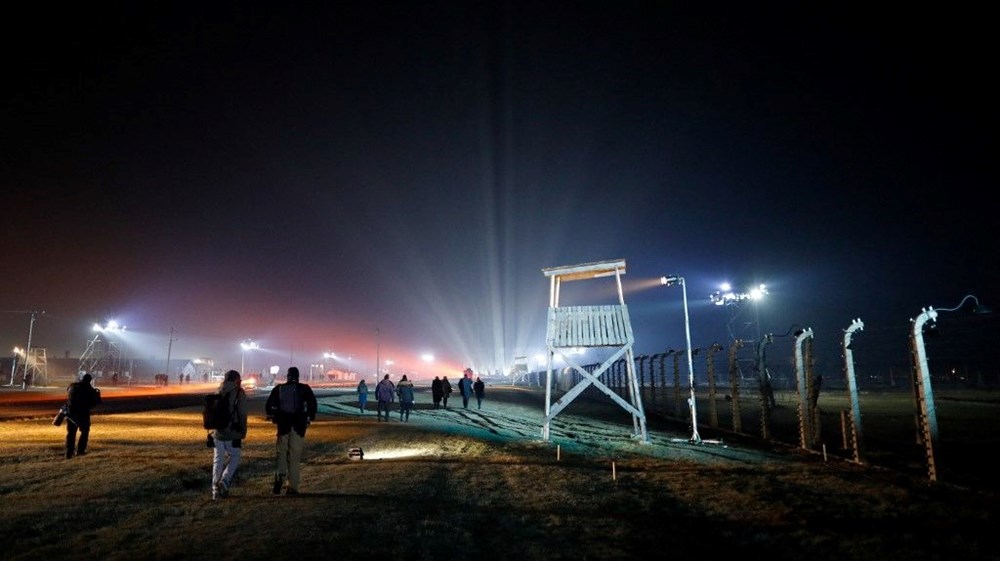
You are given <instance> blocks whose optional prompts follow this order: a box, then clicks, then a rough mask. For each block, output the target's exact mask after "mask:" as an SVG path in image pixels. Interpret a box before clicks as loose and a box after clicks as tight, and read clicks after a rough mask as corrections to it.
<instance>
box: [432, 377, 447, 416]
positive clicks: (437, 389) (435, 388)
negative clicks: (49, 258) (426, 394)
mask: <svg viewBox="0 0 1000 561" xmlns="http://www.w3.org/2000/svg"><path fill="white" fill-rule="evenodd" d="M443 394H444V390H443V389H442V388H441V377H440V376H435V377H434V381H433V382H431V399H432V400H434V409H440V408H441V396H442V395H443Z"/></svg>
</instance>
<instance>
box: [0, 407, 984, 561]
mask: <svg viewBox="0 0 1000 561" xmlns="http://www.w3.org/2000/svg"><path fill="white" fill-rule="evenodd" d="M539 399H540V397H539V393H538V392H532V391H525V390H523V389H516V388H490V390H489V393H488V399H487V401H486V403H485V404H484V408H483V410H482V411H477V410H473V409H469V410H464V409H461V404H460V403H458V407H456V406H455V404H454V401H455V400H452V403H451V404H450V405H451V407H450V409H449V410H447V411H444V410H433V409H427V405H426V404H424V403H421V404H420V406H419V408H418V410H417V411H416V412H415V413H414V414H413V416H412V417H411V421H410V422H409V423H400V422H398V421H396V420H394V421H392V422H389V423H379V422H376V421H375V418H374V414H369V415H366V416H361V415H358V414H357V412H356V408H355V407H354V405H353V403H352V396H351V394H350V393H344V394H343V395H334V396H331V397H325V398H322V400H321V402H322V405H321V415H320V417H319V419H318V420H317V422H316V423H314V424H313V425H312V427H311V428H310V429H309V433H308V435H307V437H306V458H305V460H304V464H303V468H302V472H303V481H302V486H301V490H302V493H303V494H302V495H300V496H297V497H288V496H284V495H283V496H273V495H271V493H270V491H271V489H270V487H271V485H270V483H271V481H272V475H273V469H274V467H273V466H274V463H273V450H272V446H273V437H274V427H273V425H271V424H270V423H268V422H267V421H266V420H264V419H263V417H262V414H261V411H260V407H261V403H260V402H259V401H254V402H253V404H252V419H251V422H250V434H249V436H248V438H247V440H246V443H245V452H244V462H243V464H242V467H241V469H240V473H239V475H238V476H237V481H236V483H235V485H234V487H233V490H232V493H231V495H230V497H228V498H226V499H222V500H216V501H213V500H212V499H211V495H210V489H209V480H210V464H211V451H210V450H208V449H206V448H205V445H204V437H205V431H203V430H201V429H200V421H199V412H198V411H197V410H196V409H195V408H181V409H174V410H166V411H150V412H141V413H123V414H118V415H103V416H102V415H98V416H96V417H95V420H94V428H93V431H92V446H91V453H90V454H88V455H87V456H84V457H77V458H74V459H72V460H66V459H63V458H62V439H63V435H64V431H63V429H61V428H56V427H53V426H52V425H51V424H50V423H49V420H48V419H39V420H20V421H9V422H3V423H0V473H3V476H2V477H0V501H2V505H3V508H2V514H0V543H2V544H3V548H2V553H0V558H2V559H4V560H7V559H9V560H29V559H31V560H34V559H39V560H41V559H46V560H48V559H59V558H73V559H102V560H103V559H241V560H252V559H311V558H340V557H348V558H359V557H364V558H372V559H428V560H431V559H516V560H519V561H523V560H527V559H574V560H580V559H637V558H643V559H645V558H648V557H649V556H650V555H655V556H657V557H660V556H670V557H673V556H681V555H695V556H699V557H700V556H715V555H720V554H726V555H739V556H741V557H744V558H746V557H748V556H749V558H767V559H769V560H775V559H797V560H800V559H811V560H816V559H831V560H832V559H838V560H843V559H873V560H874V559H879V560H883V559H908V560H913V559H918V560H921V559H962V560H968V559H1000V546H998V545H997V543H996V536H997V535H998V534H997V530H1000V525H998V523H997V520H996V507H997V504H998V503H997V500H996V494H995V493H994V492H993V491H991V490H989V489H982V488H976V487H970V486H966V485H956V484H952V483H949V482H947V481H942V482H939V483H937V484H930V483H929V482H928V481H927V480H926V478H925V477H923V474H921V473H919V470H918V473H910V472H908V471H907V470H897V469H886V468H882V467H878V466H870V465H857V464H853V463H850V462H846V461H843V460H841V459H838V458H835V457H834V458H827V459H826V460H824V457H823V456H822V455H821V454H817V453H815V452H806V451H801V450H796V449H795V447H794V446H783V445H775V444H763V443H757V442H754V439H752V438H736V437H732V438H730V437H723V438H721V442H718V441H712V442H705V443H702V444H691V443H690V442H688V440H687V436H688V434H687V433H686V431H684V430H683V428H680V429H678V427H676V426H672V425H671V423H670V422H669V420H667V421H664V422H660V421H659V420H657V419H656V418H654V417H651V420H650V426H651V430H650V442H649V443H648V444H647V443H640V442H637V441H636V440H634V439H632V438H630V437H629V432H630V431H631V428H632V427H631V423H630V422H629V418H628V416H627V415H625V416H624V417H623V415H622V412H621V410H620V409H616V408H615V406H613V405H608V404H604V403H592V402H581V403H579V404H577V403H574V404H572V405H571V406H570V407H569V408H567V410H566V411H565V412H564V413H563V414H561V415H560V416H559V417H557V418H556V420H555V421H554V422H553V429H552V437H551V439H550V441H548V442H543V441H541V439H540V438H539V434H540V432H539V429H540V425H541V420H542V411H543V407H542V402H540V401H539ZM421 400H424V401H425V400H426V396H418V401H421ZM609 403H610V402H609ZM834 406H835V404H831V406H830V407H831V410H833V407H834ZM945 418H946V419H950V416H946V417H945ZM608 421H611V422H610V423H609V422H608ZM911 422H912V421H911ZM942 424H944V422H942ZM911 426H912V425H911ZM942 430H943V429H942ZM355 446H360V447H362V448H363V449H364V450H365V452H366V456H365V460H363V461H353V460H351V459H349V458H348V454H347V452H348V449H349V448H351V447H355Z"/></svg>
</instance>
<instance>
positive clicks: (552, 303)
mask: <svg viewBox="0 0 1000 561" xmlns="http://www.w3.org/2000/svg"><path fill="white" fill-rule="evenodd" d="M542 274H544V275H545V276H546V277H549V279H550V288H549V312H548V322H547V328H546V332H545V346H546V347H547V348H548V360H547V365H546V373H545V422H544V424H543V425H542V439H543V440H548V439H549V424H550V423H551V421H552V419H554V418H555V416H556V415H558V414H559V412H560V411H562V410H563V409H564V408H566V406H567V405H569V404H570V402H572V401H573V400H574V399H575V398H576V397H577V396H578V395H580V394H581V393H583V391H584V390H585V389H587V387H588V386H590V385H591V384H593V385H594V387H596V388H597V389H599V390H601V391H602V392H604V393H605V394H607V395H608V397H610V398H611V399H612V400H614V402H615V403H617V404H618V405H620V406H622V408H624V409H625V410H626V411H628V412H629V413H631V414H632V425H633V430H634V434H633V437H635V438H638V439H640V440H641V441H642V442H643V443H647V442H648V441H649V439H648V436H647V434H646V414H645V412H644V411H643V408H642V396H641V394H640V393H639V385H638V382H637V380H636V377H635V360H634V358H635V357H634V356H633V354H632V345H633V343H634V342H635V340H634V338H633V336H632V324H631V323H630V322H629V316H628V307H627V306H626V305H625V297H624V296H623V295H622V280H621V276H622V275H624V274H625V260H624V259H616V260H613V261H600V262H596V263H583V264H580V265H569V266H565V267H551V268H548V269H542ZM612 276H613V277H614V280H615V284H616V285H617V287H618V305H617V306H614V305H611V306H564V307H560V306H559V289H560V287H561V285H562V283H563V282H568V281H577V280H588V279H596V278H604V277H612ZM581 347H583V348H592V347H602V348H608V349H614V352H613V353H612V355H611V356H610V357H608V358H607V359H606V360H605V361H604V362H603V363H602V364H601V365H600V366H599V367H598V368H597V369H596V370H594V371H593V372H587V371H586V370H584V369H583V368H582V367H581V366H580V365H579V364H576V362H574V360H573V356H572V355H571V354H570V353H569V352H568V351H569V350H570V349H573V348H581ZM556 354H558V355H559V356H560V357H562V359H563V360H564V361H565V362H566V364H568V365H569V366H571V367H572V368H573V369H574V370H576V371H577V372H578V373H579V374H580V376H581V378H582V379H581V380H580V382H578V383H577V384H576V385H575V386H573V387H572V388H570V390H569V391H567V392H566V394H565V395H563V396H562V397H561V398H560V399H559V401H557V402H556V403H554V404H553V403H551V401H552V359H553V357H554V356H555V355H556ZM623 355H624V356H625V359H626V360H625V364H626V366H627V372H628V375H627V378H628V380H627V382H628V390H629V392H628V393H629V398H630V400H629V401H625V400H624V399H622V397H621V396H619V395H618V394H617V393H615V392H614V391H612V390H611V389H610V388H608V386H607V385H605V384H604V382H602V381H601V376H602V375H603V374H604V373H606V372H607V371H608V369H609V368H610V367H611V365H612V364H614V363H615V361H617V360H618V359H620V358H621V357H622V356H623Z"/></svg>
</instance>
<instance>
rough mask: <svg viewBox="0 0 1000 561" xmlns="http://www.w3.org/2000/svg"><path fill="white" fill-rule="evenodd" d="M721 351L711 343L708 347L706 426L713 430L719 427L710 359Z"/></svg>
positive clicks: (713, 369)
mask: <svg viewBox="0 0 1000 561" xmlns="http://www.w3.org/2000/svg"><path fill="white" fill-rule="evenodd" d="M721 350H722V345H720V344H718V343H712V345H711V346H709V347H708V358H707V359H706V360H707V362H708V369H707V370H706V371H707V372H708V426H710V427H712V428H713V429H714V428H718V427H719V408H718V404H717V403H716V402H715V400H716V393H715V361H714V360H713V359H712V355H714V354H715V353H716V352H718V351H721Z"/></svg>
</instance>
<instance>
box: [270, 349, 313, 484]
mask: <svg viewBox="0 0 1000 561" xmlns="http://www.w3.org/2000/svg"><path fill="white" fill-rule="evenodd" d="M286 379H287V381H286V382H285V383H284V384H278V385H276V386H274V389H272V390H271V394H270V395H268V396H267V403H265V404H264V411H265V412H266V413H267V416H268V418H269V419H271V420H272V421H273V422H274V423H275V424H276V425H278V438H277V443H276V451H277V456H278V458H277V459H278V465H277V468H276V470H275V472H274V487H273V489H272V490H271V492H272V493H273V494H275V495H280V494H281V488H282V487H283V486H284V483H285V477H286V476H287V477H288V491H287V494H289V495H298V494H299V481H300V472H299V462H300V461H301V459H302V448H303V446H304V444H305V438H306V428H308V427H309V423H311V422H313V421H315V420H316V394H314V393H313V391H312V388H311V387H309V385H308V384H300V383H299V369H298V368H297V367H295V366H290V367H288V374H287V377H286Z"/></svg>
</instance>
